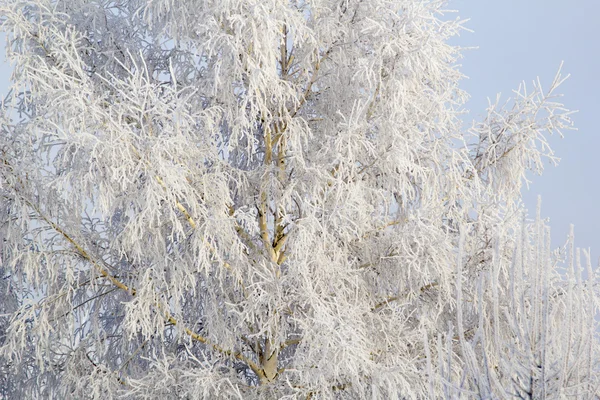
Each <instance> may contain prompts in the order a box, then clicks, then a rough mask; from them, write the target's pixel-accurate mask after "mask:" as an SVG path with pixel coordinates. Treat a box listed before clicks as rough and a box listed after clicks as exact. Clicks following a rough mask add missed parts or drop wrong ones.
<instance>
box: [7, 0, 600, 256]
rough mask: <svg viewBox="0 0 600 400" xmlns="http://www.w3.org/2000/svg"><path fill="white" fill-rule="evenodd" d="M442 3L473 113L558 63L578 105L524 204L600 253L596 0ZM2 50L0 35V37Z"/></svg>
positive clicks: (559, 235)
mask: <svg viewBox="0 0 600 400" xmlns="http://www.w3.org/2000/svg"><path fill="white" fill-rule="evenodd" d="M448 8H450V9H457V10H459V14H458V15H460V16H461V17H463V18H470V19H471V21H469V22H468V23H467V27H469V28H470V29H472V30H474V32H473V33H468V32H464V33H463V34H462V35H461V37H460V38H459V39H458V41H457V42H458V43H460V44H461V45H462V46H478V47H479V48H478V49H477V50H469V51H467V52H465V58H464V60H462V64H463V67H462V71H463V72H464V73H465V74H466V75H467V76H469V77H470V79H468V80H465V81H464V82H463V88H464V89H465V90H467V91H468V92H469V93H470V94H471V100H470V102H469V103H468V105H467V107H468V108H469V109H470V110H471V112H472V116H473V117H475V118H476V117H478V116H479V115H481V114H482V113H483V111H484V110H485V107H486V105H487V97H491V98H493V97H494V96H495V94H496V93H498V92H502V94H503V95H504V96H505V97H508V96H511V95H512V92H511V91H512V90H513V89H515V88H517V87H518V85H519V83H520V82H521V81H523V80H525V81H526V82H527V83H530V82H531V81H532V80H533V79H535V78H536V77H537V76H540V78H541V80H542V84H545V85H546V86H547V85H548V84H549V83H550V82H551V80H552V78H553V77H554V74H555V73H556V71H557V69H558V67H559V65H560V62H561V61H562V60H564V68H563V71H564V72H565V73H570V74H571V78H570V79H569V80H568V81H567V82H566V83H565V84H564V86H563V87H562V92H563V93H564V94H565V97H564V99H563V100H564V103H565V105H566V106H567V107H568V108H571V109H576V110H579V113H578V114H575V115H574V116H573V119H574V121H575V124H576V126H577V128H578V129H579V130H578V131H574V132H568V135H567V137H565V139H562V140H560V139H558V138H555V139H553V140H552V141H551V143H552V145H553V147H554V150H555V152H556V154H557V155H558V156H559V157H560V158H561V159H562V160H561V163H560V165H559V166H558V167H556V168H554V167H550V166H549V167H548V168H547V169H546V172H545V173H544V175H543V176H542V177H534V180H533V184H532V185H531V187H530V190H528V191H527V190H524V196H525V200H526V204H527V206H528V208H529V209H530V210H531V211H532V212H533V211H535V202H536V197H537V195H538V194H541V195H542V214H543V215H544V216H546V217H549V218H550V220H551V226H552V231H553V244H554V245H559V244H561V243H563V241H564V238H565V237H566V234H567V232H568V229H569V224H571V223H573V224H575V236H576V245H577V246H579V247H591V248H592V256H593V258H597V257H598V256H599V255H600V239H599V235H598V233H597V229H596V227H597V226H600V206H599V205H597V204H596V201H597V200H598V197H599V193H600V189H599V188H598V184H599V178H598V174H599V173H600V168H599V165H600V152H599V149H600V136H599V135H598V125H599V124H598V123H597V116H598V115H600V97H599V95H598V94H599V93H600V55H599V53H600V52H599V45H598V43H599V41H600V24H599V23H598V22H597V18H598V15H600V1H598V0H571V1H569V2H565V1H564V0H527V1H524V0H502V1H482V0H452V1H450V3H449V5H448ZM0 43H1V44H2V48H1V49H0V50H1V51H2V54H3V53H4V51H3V45H4V36H1V37H0ZM9 76H10V69H9V67H8V66H7V65H6V63H2V62H0V93H2V94H4V93H6V87H7V84H8V78H9Z"/></svg>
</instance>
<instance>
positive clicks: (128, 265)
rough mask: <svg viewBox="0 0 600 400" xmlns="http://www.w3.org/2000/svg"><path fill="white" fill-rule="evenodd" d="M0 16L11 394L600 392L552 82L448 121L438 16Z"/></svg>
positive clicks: (325, 8) (209, 11) (202, 4)
mask: <svg viewBox="0 0 600 400" xmlns="http://www.w3.org/2000/svg"><path fill="white" fill-rule="evenodd" d="M0 4H1V6H0V10H1V14H2V15H4V17H3V21H4V25H3V26H4V29H5V30H6V31H7V32H9V41H10V43H9V46H8V52H9V57H10V59H11V60H12V62H13V63H14V66H15V74H14V76H13V82H14V84H13V91H12V96H11V97H10V99H9V101H7V102H6V104H5V107H4V110H3V116H2V118H3V120H2V134H1V135H0V155H1V156H0V157H1V161H2V162H1V163H0V177H1V178H0V182H1V184H2V189H1V190H2V199H3V202H2V208H1V209H0V212H1V214H0V215H1V216H2V225H1V227H0V229H1V230H0V234H1V235H2V238H3V239H2V243H1V245H2V248H1V253H0V254H1V258H0V260H1V261H2V265H3V268H5V271H6V272H5V273H4V274H3V281H2V285H4V286H3V287H2V289H3V290H2V294H1V296H5V297H6V298H7V299H10V302H6V301H5V302H4V303H3V304H7V305H8V306H7V309H6V310H5V311H3V312H4V314H2V318H5V319H6V318H7V317H10V319H9V322H8V323H6V324H5V325H4V327H3V328H2V330H0V335H1V336H0V341H1V344H2V357H4V360H5V361H4V365H5V367H4V368H3V369H1V370H0V371H1V373H2V374H3V375H2V379H3V381H2V382H3V390H4V391H5V393H4V395H5V396H6V397H11V396H12V397H15V398H19V397H56V398H107V397H126V398H152V399H154V398H160V397H161V398H173V399H179V398H190V399H192V398H194V399H195V398H243V399H250V398H303V399H306V398H352V399H356V398H367V397H368V398H390V399H394V398H439V397H446V398H455V397H465V398H468V397H472V398H507V397H511V396H513V397H517V398H519V397H520V398H551V397H554V398H558V397H567V396H573V397H577V398H594V397H595V396H596V395H598V389H597V388H598V385H599V383H600V382H599V381H598V373H597V370H598V365H597V362H598V356H597V347H598V341H597V338H596V336H595V330H596V324H595V320H594V316H595V314H596V309H597V306H598V297H597V290H598V289H597V286H596V278H595V275H594V272H593V271H592V269H591V267H590V266H589V253H587V252H586V253H585V255H586V259H585V260H584V262H583V264H584V265H587V267H586V273H585V274H583V275H582V273H581V270H582V268H581V264H582V262H581V257H580V253H579V252H578V251H575V250H574V249H573V246H572V243H573V240H572V237H571V239H570V240H569V242H568V243H569V246H567V247H566V248H567V250H568V251H567V253H566V256H567V257H566V260H567V263H566V264H567V271H566V273H560V272H559V269H558V266H560V265H562V260H563V259H564V258H565V257H564V256H565V254H564V252H560V251H557V252H555V253H551V251H550V246H549V231H548V228H547V227H546V226H545V224H544V222H543V221H542V220H541V217H540V212H539V209H538V216H537V218H536V220H535V222H533V223H531V222H527V221H526V220H525V219H524V217H523V212H522V210H521V208H520V203H519V198H520V185H521V181H522V179H523V178H524V177H525V173H526V171H527V170H531V171H534V172H538V173H539V172H541V171H542V169H543V166H542V159H543V158H544V157H549V158H550V159H551V160H554V159H553V153H552V152H551V150H550V149H549V148H548V146H547V143H546V141H545V136H544V135H545V134H550V133H553V132H556V133H559V134H560V133H561V131H562V130H564V129H568V128H569V127H570V126H571V122H570V120H569V111H568V110H566V109H564V108H563V106H562V105H561V104H559V103H558V102H557V101H556V97H557V95H556V93H555V90H556V88H557V87H558V86H559V85H560V83H561V82H562V80H563V79H562V78H561V76H560V74H558V75H557V77H556V79H555V80H554V81H553V82H552V83H551V85H550V86H549V87H548V89H547V90H543V89H542V86H541V84H540V83H539V82H534V84H533V88H532V89H530V90H529V91H527V90H526V89H525V86H523V87H521V88H520V89H519V90H517V91H516V92H515V99H514V100H513V101H512V102H510V103H507V104H504V105H501V104H499V103H496V104H492V105H490V107H489V109H488V113H487V116H486V117H485V118H483V120H482V121H481V122H478V123H474V124H473V126H472V127H471V128H470V129H466V130H465V129H463V128H462V126H461V120H460V116H461V113H462V108H461V107H462V104H463V103H464V100H465V98H466V95H465V94H464V93H462V92H461V91H460V90H459V89H458V82H459V80H460V78H461V74H460V72H458V70H457V68H456V62H457V59H458V58H459V56H460V52H459V50H460V49H459V48H457V47H453V46H451V45H449V44H448V39H449V38H450V37H452V36H453V35H455V34H456V33H457V32H458V31H459V30H460V29H461V24H462V22H461V21H460V20H448V19H446V18H445V17H444V16H443V15H444V14H443V12H442V10H443V8H442V7H443V6H444V2H442V1H416V0H404V1H402V0H397V1H391V2H390V1H387V0H370V1H361V0H343V1H339V0H336V1H331V0H314V1H304V0H298V1H281V0H269V1H264V0H260V1H258V0H257V1H254V0H243V1H241V0H219V1H210V0H206V1H194V0H191V1H184V2H171V1H166V0H153V1H137V0H133V1H116V2H115V1H88V0H86V1H83V0H81V1H78V0H69V1H47V0H36V1H28V2H22V1H12V0H10V1H9V0H3V1H2V2H1V3H0ZM584 277H585V278H586V279H585V280H584Z"/></svg>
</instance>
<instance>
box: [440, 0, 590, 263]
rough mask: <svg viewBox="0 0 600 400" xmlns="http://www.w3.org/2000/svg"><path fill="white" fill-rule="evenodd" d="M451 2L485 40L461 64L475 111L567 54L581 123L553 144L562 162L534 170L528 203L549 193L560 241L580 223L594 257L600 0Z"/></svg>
mask: <svg viewBox="0 0 600 400" xmlns="http://www.w3.org/2000/svg"><path fill="white" fill-rule="evenodd" d="M448 8H450V9H457V10H459V15H460V16H461V17H463V18H470V19H471V20H470V21H469V22H468V23H467V27H469V28H470V29H472V30H474V32H473V33H468V32H465V33H463V34H461V37H460V38H459V40H458V43H460V44H461V45H463V46H478V47H479V49H477V50H470V51H467V52H465V58H464V60H463V61H462V65H463V67H462V71H463V73H465V74H466V75H468V76H469V77H470V79H469V80H466V81H464V82H463V88H464V89H465V90H467V92H469V93H470V94H471V101H470V102H469V103H468V105H467V106H468V108H469V109H470V110H471V113H472V114H473V115H474V116H477V115H480V114H481V113H482V112H483V110H484V109H485V107H486V105H487V97H488V96H489V97H492V98H493V97H494V96H495V94H496V93H497V92H501V93H502V94H503V96H510V95H512V92H511V90H512V89H515V88H517V87H518V85H519V82H521V81H523V80H524V81H525V82H526V83H530V82H531V81H532V80H533V79H534V78H535V77H536V76H540V78H541V81H542V85H544V83H546V86H547V85H548V84H549V83H550V82H551V80H552V78H553V77H554V74H555V73H556V71H557V69H558V67H559V65H560V62H561V60H564V66H563V72H565V73H570V74H571V78H569V80H568V81H567V82H565V83H564V85H563V86H562V87H561V90H560V91H561V92H562V93H564V98H563V99H562V100H563V102H564V104H565V105H566V106H567V108H570V109H574V110H579V112H578V113H577V114H574V115H573V120H574V122H575V126H576V127H577V128H578V131H572V132H567V134H566V135H565V138H564V139H562V140H561V139H558V138H555V139H554V140H551V144H552V145H553V148H554V150H555V153H556V155H557V156H558V157H560V158H561V162H560V164H559V166H558V167H555V168H554V167H551V166H548V167H547V169H546V171H545V172H544V175H543V176H541V177H538V176H534V177H533V183H532V185H531V186H530V190H529V191H527V190H523V194H524V197H525V201H526V205H527V206H528V208H529V210H530V211H531V214H533V213H534V212H535V204H536V198H537V195H538V194H541V195H542V215H543V216H546V217H549V218H550V225H551V227H552V233H553V241H552V242H553V245H555V246H558V245H559V244H562V243H563V242H564V238H566V235H567V233H568V229H569V225H570V224H571V223H573V224H575V244H576V246H578V247H583V248H587V247H591V249H592V259H593V260H594V259H597V257H598V256H599V255H600V235H599V234H598V229H597V227H598V226H600V209H599V205H598V204H597V203H596V202H597V201H598V198H599V194H600V188H599V187H598V186H599V183H600V179H599V178H598V176H599V173H600V168H599V166H600V135H598V133H599V132H598V130H599V129H598V120H597V118H598V116H600V97H599V94H600V54H599V50H600V45H599V43H600V24H599V23H598V16H599V15H600V1H598V0H571V1H568V2H566V1H564V0H527V1H524V0H502V1H485V0H452V1H450V3H449V7H448Z"/></svg>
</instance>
